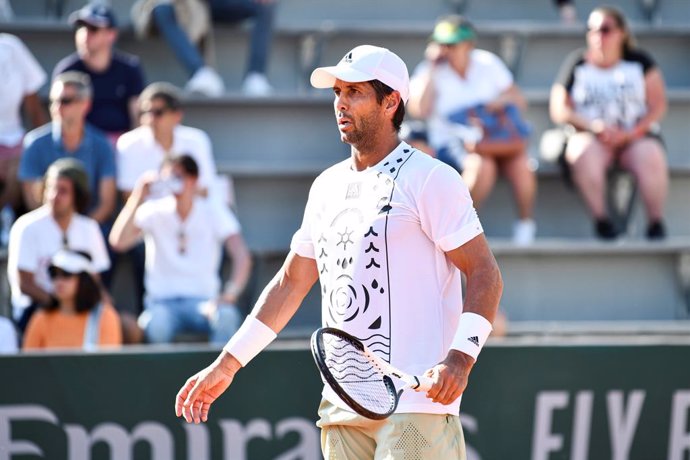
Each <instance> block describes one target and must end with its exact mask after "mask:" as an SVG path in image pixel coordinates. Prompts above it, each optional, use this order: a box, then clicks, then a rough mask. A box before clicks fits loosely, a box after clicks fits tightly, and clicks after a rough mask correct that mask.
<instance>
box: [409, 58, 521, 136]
mask: <svg viewBox="0 0 690 460" xmlns="http://www.w3.org/2000/svg"><path fill="white" fill-rule="evenodd" d="M429 65H430V64H429V63H428V62H427V61H424V62H422V63H420V64H419V65H418V66H417V68H416V69H415V71H414V74H413V75H412V79H411V80H410V92H419V90H416V89H415V86H417V85H419V84H420V82H421V79H420V77H421V76H422V75H424V74H426V73H427V72H428V71H429ZM512 84H513V75H512V74H511V73H510V70H508V68H507V67H506V65H505V64H504V63H503V61H501V59H500V58H499V57H498V56H496V55H495V54H493V53H491V52H489V51H485V50H480V49H474V50H472V52H471V54H470V65H469V66H468V68H467V75H466V76H465V78H462V77H460V75H458V73H457V71H455V70H453V69H452V68H451V67H450V65H449V64H447V63H444V64H439V66H438V68H437V69H436V73H435V74H434V88H435V90H436V98H435V99H434V111H433V113H432V114H431V116H430V117H429V120H428V130H429V133H428V134H429V143H430V144H431V146H432V147H434V148H436V149H439V148H442V147H446V146H447V145H448V143H449V142H450V140H451V138H452V134H451V132H450V130H449V126H448V121H447V119H448V116H449V115H451V114H453V113H455V112H457V111H459V110H462V109H466V108H470V107H473V106H476V105H478V104H484V103H486V102H489V101H491V100H493V99H495V98H496V97H498V95H499V94H501V93H502V92H503V91H505V90H506V89H508V88H510V86H511V85H512Z"/></svg>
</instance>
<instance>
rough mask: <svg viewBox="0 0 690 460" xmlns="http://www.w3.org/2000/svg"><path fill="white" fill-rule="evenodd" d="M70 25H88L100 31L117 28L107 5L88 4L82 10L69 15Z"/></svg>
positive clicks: (113, 16) (113, 15)
mask: <svg viewBox="0 0 690 460" xmlns="http://www.w3.org/2000/svg"><path fill="white" fill-rule="evenodd" d="M69 23H70V24H72V25H80V24H88V25H90V26H93V27H98V28H101V29H105V28H114V27H117V20H116V19H115V14H114V13H113V10H111V9H110V8H108V6H107V5H102V4H93V3H89V4H87V5H86V6H84V7H83V8H82V9H80V10H77V11H75V12H73V13H72V14H70V15H69Z"/></svg>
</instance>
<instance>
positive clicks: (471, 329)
mask: <svg viewBox="0 0 690 460" xmlns="http://www.w3.org/2000/svg"><path fill="white" fill-rule="evenodd" d="M492 330H493V328H492V327H491V323H490V322H489V321H488V320H487V319H486V318H484V317H483V316H482V315H478V314H476V313H469V312H468V313H463V314H462V315H460V321H458V330H457V331H456V332H455V337H453V342H451V344H450V348H452V349H454V350H459V351H462V352H463V353H466V354H468V355H470V356H471V357H472V358H474V360H475V361H476V360H477V356H479V352H480V351H482V347H483V346H484V344H485V343H486V339H488V338H489V334H491V331H492Z"/></svg>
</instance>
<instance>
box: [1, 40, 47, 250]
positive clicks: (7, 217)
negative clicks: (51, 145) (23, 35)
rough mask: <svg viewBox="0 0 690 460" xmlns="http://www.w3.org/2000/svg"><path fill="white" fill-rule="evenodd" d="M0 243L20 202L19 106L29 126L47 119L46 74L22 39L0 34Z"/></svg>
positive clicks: (21, 135)
mask: <svg viewBox="0 0 690 460" xmlns="http://www.w3.org/2000/svg"><path fill="white" fill-rule="evenodd" d="M0 75H2V85H0V217H1V218H0V246H7V243H8V241H7V238H8V237H9V231H10V227H11V226H12V222H13V221H14V216H15V215H16V212H17V211H19V209H20V208H21V204H22V199H21V188H20V186H19V181H17V168H18V166H19V157H20V156H21V153H22V138H23V137H24V128H23V126H22V116H21V115H22V114H21V109H24V113H25V115H26V118H28V120H29V121H30V123H31V125H32V126H33V127H37V126H41V125H43V124H45V123H46V122H47V121H48V118H47V117H46V113H45V111H44V110H43V107H42V106H41V101H40V99H39V97H38V90H39V89H40V88H41V87H42V86H43V84H44V83H45V81H46V74H45V72H44V71H43V69H42V68H41V66H40V65H39V64H38V62H37V61H36V58H34V56H33V55H32V54H31V51H29V49H28V48H27V47H26V46H25V45H24V43H23V42H22V41H21V40H20V39H19V38H17V37H15V36H14V35H10V34H0Z"/></svg>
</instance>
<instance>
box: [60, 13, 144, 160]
mask: <svg viewBox="0 0 690 460" xmlns="http://www.w3.org/2000/svg"><path fill="white" fill-rule="evenodd" d="M69 23H70V25H72V27H73V28H74V42H75V46H76V51H75V52H74V53H72V54H70V55H68V56H66V57H64V58H63V59H61V60H60V62H58V63H57V65H56V66H55V68H54V69H53V78H55V76H57V75H59V74H61V73H64V72H67V71H70V70H76V71H79V72H83V73H85V74H87V75H88V76H89V77H90V78H91V82H92V85H93V103H92V104H91V107H90V109H89V112H88V115H87V117H86V119H87V120H88V122H89V123H91V124H92V125H93V126H96V127H97V128H99V129H100V130H102V131H103V132H105V133H106V134H107V136H108V139H109V140H110V141H111V143H112V144H113V146H114V145H115V142H116V141H117V138H118V137H119V136H120V135H121V134H122V133H124V132H125V131H129V130H130V129H132V128H134V127H136V126H138V124H139V123H138V121H139V120H138V116H137V115H138V113H137V112H138V110H137V109H138V107H137V97H138V96H139V94H140V93H141V91H142V90H143V89H144V82H145V78H144V71H143V69H142V66H141V62H140V60H139V58H138V57H137V56H134V55H132V54H129V53H125V52H123V51H121V50H118V49H116V48H115V42H116V41H117V38H118V25H117V20H116V17H115V14H114V13H113V11H112V9H111V8H109V7H108V6H107V5H104V4H103V2H89V3H88V4H86V5H85V6H84V7H82V8H81V9H79V10H77V11H74V12H73V13H72V14H70V15H69Z"/></svg>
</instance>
